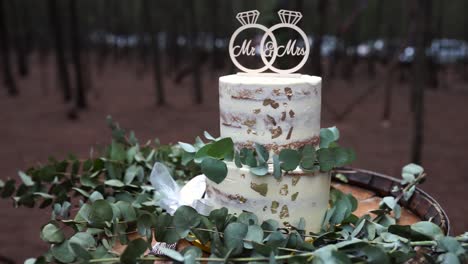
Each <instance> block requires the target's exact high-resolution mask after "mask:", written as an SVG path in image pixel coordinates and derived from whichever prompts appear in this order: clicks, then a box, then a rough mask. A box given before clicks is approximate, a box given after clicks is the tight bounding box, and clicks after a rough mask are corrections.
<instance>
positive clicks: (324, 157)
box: [317, 148, 335, 172]
mask: <svg viewBox="0 0 468 264" xmlns="http://www.w3.org/2000/svg"><path fill="white" fill-rule="evenodd" d="M317 155H318V161H319V166H320V170H321V171H323V172H327V171H331V170H332V169H333V168H334V167H335V157H334V156H333V152H332V150H331V149H328V148H322V149H319V150H318V151H317Z"/></svg>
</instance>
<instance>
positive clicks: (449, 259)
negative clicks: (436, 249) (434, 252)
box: [437, 252, 461, 264]
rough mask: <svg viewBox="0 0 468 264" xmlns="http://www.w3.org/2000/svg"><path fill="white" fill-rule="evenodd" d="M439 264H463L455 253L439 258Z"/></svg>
mask: <svg viewBox="0 0 468 264" xmlns="http://www.w3.org/2000/svg"><path fill="white" fill-rule="evenodd" d="M437 261H438V262H437V263H441V264H461V262H460V259H459V258H458V257H457V255H455V254H454V253H451V252H449V253H445V254H442V255H440V256H439V257H438V258H437Z"/></svg>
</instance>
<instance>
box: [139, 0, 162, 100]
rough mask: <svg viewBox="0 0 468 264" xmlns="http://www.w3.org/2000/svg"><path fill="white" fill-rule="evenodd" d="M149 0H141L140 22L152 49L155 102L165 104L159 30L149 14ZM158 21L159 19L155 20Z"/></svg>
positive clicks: (150, 7) (151, 9) (150, 9)
mask: <svg viewBox="0 0 468 264" xmlns="http://www.w3.org/2000/svg"><path fill="white" fill-rule="evenodd" d="M151 3H152V1H151V0H143V3H142V10H141V11H142V23H143V27H144V31H145V32H147V34H149V35H150V43H151V50H152V55H153V56H152V58H153V59H152V61H153V78H154V86H155V91H156V104H157V105H159V106H162V105H165V104H166V95H165V93H164V87H163V80H162V71H161V58H160V51H159V37H158V36H159V34H158V33H159V32H158V30H155V26H154V24H155V23H154V22H155V21H154V20H155V19H154V17H153V16H151V11H154V9H153V8H152V6H151ZM157 22H159V21H157Z"/></svg>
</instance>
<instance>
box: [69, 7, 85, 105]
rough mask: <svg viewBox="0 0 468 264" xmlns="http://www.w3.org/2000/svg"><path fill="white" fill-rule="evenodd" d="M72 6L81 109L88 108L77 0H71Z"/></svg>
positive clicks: (77, 91)
mask: <svg viewBox="0 0 468 264" xmlns="http://www.w3.org/2000/svg"><path fill="white" fill-rule="evenodd" d="M69 8H70V31H71V32H70V33H71V49H72V50H71V51H72V59H73V66H74V69H75V86H76V87H75V90H76V96H75V97H76V98H75V104H76V107H77V108H79V109H84V108H86V106H87V104H86V96H85V87H84V82H83V69H82V64H81V63H82V62H81V48H82V44H81V39H80V34H81V33H80V26H79V20H78V7H77V0H69Z"/></svg>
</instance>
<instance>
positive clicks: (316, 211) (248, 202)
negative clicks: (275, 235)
mask: <svg viewBox="0 0 468 264" xmlns="http://www.w3.org/2000/svg"><path fill="white" fill-rule="evenodd" d="M295 172H296V173H297V172H299V171H295ZM294 180H297V182H296V183H295V184H294V183H293V181H294ZM207 182H208V192H207V194H208V199H210V201H211V203H213V204H214V206H215V207H217V208H220V207H226V208H228V209H229V211H230V212H231V213H241V212H242V211H249V212H254V213H255V214H256V215H257V216H259V218H260V220H261V221H263V220H267V219H273V220H276V221H278V222H279V223H284V222H288V223H290V224H292V225H297V224H298V223H299V220H300V218H301V217H302V218H304V220H305V223H306V230H308V231H312V232H317V231H319V230H320V227H321V223H322V218H323V215H324V214H325V211H326V210H327V208H328V197H329V191H330V175H329V173H320V172H319V173H315V174H303V175H300V176H290V175H284V176H283V177H282V178H281V180H280V181H278V180H276V179H275V178H274V177H273V176H272V175H271V174H268V175H265V176H263V177H258V176H255V175H252V174H251V173H250V172H249V169H248V168H247V167H243V168H237V167H236V166H235V165H234V164H233V163H228V175H227V177H226V178H225V179H224V181H223V182H221V183H220V184H216V183H214V182H212V181H210V180H207ZM252 183H254V184H266V185H267V192H266V195H265V196H263V195H262V194H260V193H258V192H257V191H255V190H254V189H253V188H252V187H251V184H252ZM285 186H286V187H285ZM296 193H297V194H296ZM295 194H296V198H295V199H294V200H293V195H295ZM273 201H275V202H277V203H278V206H277V208H276V210H275V208H273V209H274V210H273V211H272V203H273ZM284 206H286V208H287V211H288V215H287V216H286V215H285V214H284V213H283V214H282V209H283V207H284Z"/></svg>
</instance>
